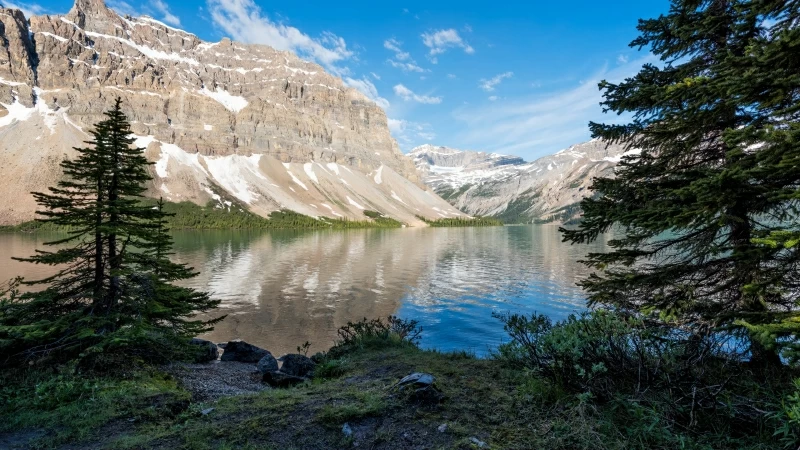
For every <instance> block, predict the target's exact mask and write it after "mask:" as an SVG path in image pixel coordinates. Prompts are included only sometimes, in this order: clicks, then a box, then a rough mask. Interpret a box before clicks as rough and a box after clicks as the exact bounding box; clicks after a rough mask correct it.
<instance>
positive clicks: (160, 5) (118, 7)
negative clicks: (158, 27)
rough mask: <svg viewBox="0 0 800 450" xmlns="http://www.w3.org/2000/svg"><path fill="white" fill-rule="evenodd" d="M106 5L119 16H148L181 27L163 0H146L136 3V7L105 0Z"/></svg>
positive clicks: (127, 3)
mask: <svg viewBox="0 0 800 450" xmlns="http://www.w3.org/2000/svg"><path fill="white" fill-rule="evenodd" d="M106 5H108V7H109V8H111V9H113V10H114V11H116V12H117V13H119V14H123V15H125V14H127V15H131V16H134V17H139V16H142V15H148V16H152V17H154V18H156V19H158V20H161V21H162V22H164V23H166V24H169V25H172V26H176V27H179V26H181V19H180V18H179V17H178V16H176V15H175V14H173V13H172V12H171V11H170V9H169V5H168V4H167V3H166V2H165V1H164V0H148V1H146V2H141V3H136V5H138V6H135V5H133V4H131V3H129V2H127V1H125V0H106Z"/></svg>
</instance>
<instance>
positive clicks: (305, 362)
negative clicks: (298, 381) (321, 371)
mask: <svg viewBox="0 0 800 450" xmlns="http://www.w3.org/2000/svg"><path fill="white" fill-rule="evenodd" d="M281 361H282V364H281V372H283V373H285V374H289V375H293V376H296V377H310V376H311V375H313V372H314V367H315V366H316V363H314V361H312V360H311V358H309V357H307V356H304V355H300V354H296V353H293V354H288V355H284V356H282V357H281Z"/></svg>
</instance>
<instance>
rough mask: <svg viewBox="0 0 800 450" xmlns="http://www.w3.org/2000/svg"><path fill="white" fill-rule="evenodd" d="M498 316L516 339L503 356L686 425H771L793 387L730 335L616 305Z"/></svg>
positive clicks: (562, 383)
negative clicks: (690, 328)
mask: <svg viewBox="0 0 800 450" xmlns="http://www.w3.org/2000/svg"><path fill="white" fill-rule="evenodd" d="M496 317H498V318H500V319H501V320H502V321H503V323H504V328H505V330H506V331H507V332H508V333H509V335H510V336H511V339H512V340H511V342H509V343H507V344H503V345H502V346H500V348H499V350H498V352H499V353H498V355H497V356H498V357H499V358H500V359H501V360H504V361H506V362H507V363H510V364H512V365H516V366H518V367H524V368H527V369H529V370H531V371H533V372H534V373H537V374H539V375H541V376H544V377H545V378H547V379H549V380H550V381H551V382H553V383H554V384H555V385H557V386H559V387H560V388H562V389H565V390H566V391H571V392H573V393H577V394H579V396H580V397H581V398H583V399H593V400H594V401H596V402H606V403H610V404H612V405H614V404H616V405H618V406H619V405H621V406H625V407H624V408H621V409H620V412H626V413H627V414H630V415H637V416H638V415H640V414H641V413H642V411H658V415H659V417H660V418H661V419H662V420H664V421H665V422H666V423H670V424H676V425H678V426H679V427H681V428H686V429H710V428H716V426H717V425H719V424H725V425H726V426H730V425H731V424H736V428H735V429H733V431H732V432H734V433H738V432H746V430H750V432H763V430H764V425H765V423H766V421H767V419H768V411H770V410H774V407H775V399H776V398H777V394H776V393H777V392H780V391H781V389H783V388H784V387H785V383H784V381H783V380H782V376H781V375H780V374H779V373H774V374H773V373H770V374H767V373H754V372H753V371H752V369H751V368H750V367H749V366H747V364H746V363H745V362H744V358H743V352H742V351H740V349H739V347H738V346H737V345H736V342H737V341H736V340H733V338H732V337H730V336H724V335H720V334H711V333H709V334H705V335H697V334H689V333H685V332H683V331H681V330H678V329H675V328H671V327H669V326H666V325H664V324H663V323H651V322H649V321H647V320H646V319H645V318H643V317H640V316H627V315H623V314H620V313H615V312H611V311H591V312H585V313H582V314H580V315H572V316H570V317H569V318H568V319H567V320H565V321H563V322H559V323H556V324H553V323H552V322H551V320H550V319H549V318H547V317H545V316H542V315H537V314H534V315H532V316H530V317H526V316H522V315H516V314H506V315H496ZM765 380H767V381H766V382H765ZM631 405H635V406H636V408H631V407H630V406H631ZM797 405H800V401H798V403H797ZM797 411H798V413H800V407H798V409H797ZM624 415H625V414H621V415H620V417H623V416H624ZM798 417H800V416H798Z"/></svg>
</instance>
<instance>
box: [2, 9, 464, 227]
mask: <svg viewBox="0 0 800 450" xmlns="http://www.w3.org/2000/svg"><path fill="white" fill-rule="evenodd" d="M117 97H121V98H122V100H123V101H124V103H123V107H124V110H125V113H126V114H127V115H128V118H129V119H130V120H131V127H132V131H133V133H134V134H135V135H136V136H137V143H138V144H139V145H140V146H142V147H145V148H146V156H147V157H148V158H149V159H150V160H151V161H153V162H154V163H155V165H154V167H153V176H154V177H155V180H154V181H153V183H152V185H151V186H149V192H148V195H150V196H153V197H158V196H164V197H165V199H167V200H170V201H176V202H177V201H187V200H188V201H192V202H195V203H197V204H199V205H206V204H209V202H214V203H216V205H217V206H218V207H221V208H227V207H230V206H231V203H232V202H236V203H238V204H239V205H241V206H243V207H246V208H248V209H249V210H251V211H253V212H255V213H257V214H260V215H263V216H266V215H268V214H269V213H270V212H272V211H275V210H278V209H291V210H294V211H296V212H299V213H302V214H306V215H309V216H315V217H316V216H328V217H347V218H351V219H360V220H363V219H364V218H365V216H364V213H363V211H364V209H368V210H376V211H380V212H382V213H384V214H386V215H389V216H391V217H394V218H396V219H398V220H400V221H402V222H406V223H409V224H415V225H421V224H422V222H421V221H420V220H419V219H417V217H416V216H417V215H421V216H424V217H427V218H441V217H454V216H463V214H462V213H461V212H459V211H458V210H456V209H455V208H453V207H452V206H450V205H449V204H448V203H447V202H445V201H444V200H442V199H440V198H439V197H438V196H436V195H435V194H433V193H432V192H430V190H429V189H427V188H426V187H425V186H424V184H422V182H421V180H420V178H419V175H418V173H417V171H416V168H415V167H414V165H413V163H412V162H411V161H410V160H408V159H407V158H405V156H404V155H403V154H402V153H401V152H400V149H399V147H398V145H397V143H396V142H395V141H394V140H393V139H392V137H391V136H390V134H389V128H388V125H387V118H386V114H385V113H384V111H383V110H382V109H381V108H380V107H378V106H377V105H375V103H374V102H372V101H370V100H369V99H368V98H367V97H366V96H364V95H363V94H361V93H360V92H358V91H357V90H355V89H352V88H349V87H347V86H345V85H344V84H343V82H342V80H340V79H339V78H336V77H334V76H331V75H329V74H327V73H325V71H324V70H323V69H322V67H320V66H318V65H316V64H313V63H310V62H307V61H304V60H302V59H300V58H298V57H297V56H296V55H294V54H292V53H290V52H283V51H277V50H274V49H272V48H270V47H267V46H263V45H245V44H241V43H238V42H232V41H230V40H228V39H223V40H222V41H220V42H214V43H209V42H204V41H202V40H200V39H198V38H197V37H196V36H194V35H193V34H190V33H187V32H185V31H182V30H178V29H175V28H172V27H170V26H167V25H165V24H163V23H161V22H158V21H156V20H154V19H151V18H149V17H139V18H132V17H128V16H126V17H122V16H120V15H118V14H117V13H115V12H114V11H112V10H111V9H109V8H107V7H106V5H105V4H104V3H103V1H102V0H77V2H76V3H75V5H74V6H73V8H72V9H71V10H70V11H69V13H67V14H66V15H50V16H34V17H30V18H26V17H25V16H24V15H23V13H22V12H21V11H19V10H16V9H8V8H0V224H14V223H19V222H22V221H25V220H30V219H32V218H33V217H34V211H35V209H36V204H35V202H34V200H33V197H32V196H31V195H30V194H29V192H31V191H41V190H44V189H46V188H47V187H48V186H51V185H54V184H55V182H56V181H57V180H58V179H59V178H60V177H61V170H60V167H59V163H60V162H61V161H62V160H63V159H64V158H70V157H72V156H74V154H75V152H74V150H73V149H72V147H75V146H82V145H83V141H85V140H86V139H87V138H88V135H87V133H86V131H87V130H89V129H91V127H92V125H93V124H94V123H97V122H98V121H100V120H102V119H103V112H104V111H106V110H108V109H109V108H110V107H111V106H112V105H113V102H114V100H115V99H116V98H117Z"/></svg>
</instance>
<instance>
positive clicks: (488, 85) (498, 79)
mask: <svg viewBox="0 0 800 450" xmlns="http://www.w3.org/2000/svg"><path fill="white" fill-rule="evenodd" d="M513 76H514V72H505V73H501V74H500V75H497V76H495V77H493V78H491V79H488V80H485V79H484V80H481V84H480V87H481V89H483V90H484V91H486V92H492V91H494V88H495V86H497V85H498V84H500V83H502V82H503V80H504V79H506V78H511V77H513Z"/></svg>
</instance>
